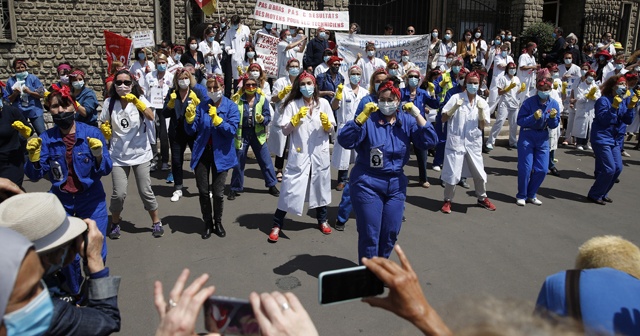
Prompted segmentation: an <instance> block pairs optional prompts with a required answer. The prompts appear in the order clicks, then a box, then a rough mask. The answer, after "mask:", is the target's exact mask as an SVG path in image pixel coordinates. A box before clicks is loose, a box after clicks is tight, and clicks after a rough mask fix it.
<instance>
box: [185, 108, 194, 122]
mask: <svg viewBox="0 0 640 336" xmlns="http://www.w3.org/2000/svg"><path fill="white" fill-rule="evenodd" d="M184 120H186V121H187V124H189V125H191V124H193V122H194V121H195V120H196V105H195V104H189V105H187V108H186V109H185V111H184Z"/></svg>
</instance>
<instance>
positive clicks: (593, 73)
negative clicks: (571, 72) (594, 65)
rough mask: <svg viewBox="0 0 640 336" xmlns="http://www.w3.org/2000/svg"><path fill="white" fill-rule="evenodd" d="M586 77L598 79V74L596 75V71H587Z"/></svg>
mask: <svg viewBox="0 0 640 336" xmlns="http://www.w3.org/2000/svg"><path fill="white" fill-rule="evenodd" d="M586 76H593V77H596V76H597V74H596V72H595V70H588V71H587V73H586V75H585V77H586Z"/></svg>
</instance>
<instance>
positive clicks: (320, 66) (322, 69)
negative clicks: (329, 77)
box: [313, 62, 329, 77]
mask: <svg viewBox="0 0 640 336" xmlns="http://www.w3.org/2000/svg"><path fill="white" fill-rule="evenodd" d="M327 70H329V66H328V65H327V63H325V62H322V63H320V64H318V66H317V67H316V69H315V70H313V75H314V76H316V77H318V75H319V74H321V73H325V72H327Z"/></svg>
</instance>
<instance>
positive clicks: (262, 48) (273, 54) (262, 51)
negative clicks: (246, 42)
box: [256, 33, 280, 78]
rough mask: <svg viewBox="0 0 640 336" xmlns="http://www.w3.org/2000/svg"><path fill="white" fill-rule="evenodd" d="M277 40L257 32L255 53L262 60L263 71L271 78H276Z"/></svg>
mask: <svg viewBox="0 0 640 336" xmlns="http://www.w3.org/2000/svg"><path fill="white" fill-rule="evenodd" d="M278 42H280V39H279V38H277V37H275V36H271V35H266V34H262V33H260V34H258V42H257V43H256V53H257V54H258V55H259V56H260V58H262V61H263V62H264V69H262V70H263V71H264V72H266V74H267V76H269V77H271V78H278Z"/></svg>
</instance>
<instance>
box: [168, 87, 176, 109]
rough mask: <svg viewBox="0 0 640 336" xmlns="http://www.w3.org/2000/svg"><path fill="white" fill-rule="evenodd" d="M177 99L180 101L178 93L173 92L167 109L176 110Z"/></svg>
mask: <svg viewBox="0 0 640 336" xmlns="http://www.w3.org/2000/svg"><path fill="white" fill-rule="evenodd" d="M176 99H178V95H177V94H176V92H175V91H174V92H171V94H170V95H169V101H168V102H167V107H168V108H170V109H172V108H174V107H175V106H176Z"/></svg>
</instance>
